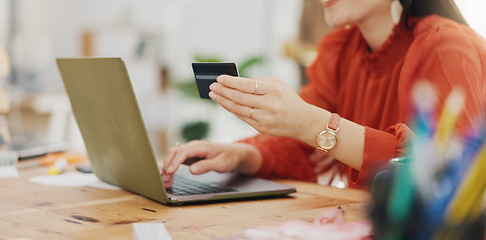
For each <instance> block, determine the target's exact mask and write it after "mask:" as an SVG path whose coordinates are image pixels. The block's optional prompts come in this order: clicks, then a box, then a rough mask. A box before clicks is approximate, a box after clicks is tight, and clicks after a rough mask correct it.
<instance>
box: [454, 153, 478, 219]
mask: <svg viewBox="0 0 486 240" xmlns="http://www.w3.org/2000/svg"><path fill="white" fill-rule="evenodd" d="M484 169H486V144H484V145H483V147H482V148H481V151H480V152H479V154H478V155H477V157H476V159H475V161H474V163H473V164H472V165H471V166H470V167H469V171H468V172H467V174H466V176H465V178H464V180H463V182H462V183H461V186H460V188H459V189H458V192H457V194H456V196H455V197H454V199H453V201H452V203H451V205H450V207H449V209H448V216H447V221H448V222H449V223H452V224H457V223H460V222H465V221H470V222H473V221H476V220H477V219H478V217H479V216H480V215H481V211H480V210H481V206H482V205H481V204H482V199H483V195H484V191H485V190H486V174H484Z"/></svg>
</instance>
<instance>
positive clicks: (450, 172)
mask: <svg viewBox="0 0 486 240" xmlns="http://www.w3.org/2000/svg"><path fill="white" fill-rule="evenodd" d="M412 95H413V96H412V99H413V106H414V114H413V115H414V116H413V124H412V126H411V127H412V130H413V132H414V133H415V135H414V136H412V137H411V138H410V141H409V143H408V149H407V155H406V156H405V157H403V158H397V159H392V160H391V161H390V169H389V170H385V171H382V172H379V173H378V174H377V175H376V176H375V179H374V181H373V185H372V190H371V193H372V207H371V210H370V212H371V219H372V221H373V226H374V231H375V237H376V238H377V239H484V228H485V222H486V221H485V217H484V205H483V204H484V200H483V198H484V195H485V194H484V193H485V189H486V174H484V171H485V170H486V144H485V139H484V138H485V137H486V122H485V121H484V115H483V116H478V118H477V120H476V122H473V123H472V124H471V125H470V126H468V128H467V129H459V128H458V127H457V124H458V122H459V119H460V117H461V114H463V109H464V106H465V96H464V92H463V91H462V90H461V89H453V90H452V91H451V92H450V93H449V95H448V96H447V98H446V99H445V102H444V105H443V108H442V109H441V111H440V114H439V115H438V117H436V116H434V109H436V104H437V102H438V101H437V99H438V98H437V96H436V94H435V91H434V88H433V86H431V85H430V84H429V83H428V82H421V83H419V84H417V85H416V86H414V89H413V93H412ZM485 114H486V112H485ZM469 117H470V116H469ZM464 130H465V131H464Z"/></svg>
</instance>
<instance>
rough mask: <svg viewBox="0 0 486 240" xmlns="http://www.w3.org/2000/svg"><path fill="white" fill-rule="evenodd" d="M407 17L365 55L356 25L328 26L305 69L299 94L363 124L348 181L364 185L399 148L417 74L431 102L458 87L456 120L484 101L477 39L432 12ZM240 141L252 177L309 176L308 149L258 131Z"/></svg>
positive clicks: (485, 71) (484, 59) (485, 56)
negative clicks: (257, 158) (432, 90)
mask: <svg viewBox="0 0 486 240" xmlns="http://www.w3.org/2000/svg"><path fill="white" fill-rule="evenodd" d="M411 22H412V27H411V28H409V29H406V28H405V27H401V26H399V25H397V26H396V27H395V28H394V30H393V33H392V35H391V36H390V37H389V39H388V40H387V41H386V42H385V43H384V44H383V46H382V47H381V48H380V49H378V50H376V51H373V52H371V53H370V52H369V48H368V46H367V44H366V42H365V40H364V39H363V37H362V35H361V33H360V31H359V30H358V28H357V27H352V28H351V29H349V30H346V29H339V30H336V31H334V32H333V33H330V34H329V35H327V36H325V37H324V38H323V39H322V41H321V42H320V43H319V45H318V57H317V59H316V60H315V62H314V63H313V64H312V65H311V66H310V67H308V68H307V75H308V77H309V83H308V84H307V85H305V86H303V87H302V89H301V91H300V96H301V97H302V98H303V99H304V100H305V101H306V102H308V103H310V104H313V105H316V106H318V107H321V108H323V109H326V110H328V111H330V112H336V113H339V114H340V115H341V116H342V117H343V118H346V119H348V120H351V121H353V122H355V123H358V124H361V125H363V126H365V145H364V153H363V164H362V166H361V169H360V170H359V171H357V170H354V169H352V168H350V167H347V166H344V168H345V169H347V177H348V182H349V186H350V187H360V186H367V185H369V183H370V182H369V181H370V180H371V179H372V177H373V176H374V174H375V173H376V172H377V171H380V170H383V169H385V168H388V160H389V159H391V158H394V157H397V156H401V155H403V154H404V151H405V147H406V143H407V136H410V134H411V130H410V129H409V128H408V127H407V125H406V123H407V122H408V120H409V117H410V113H411V102H410V92H411V88H412V86H413V85H414V83H415V82H416V81H417V80H421V79H428V80H429V81H430V82H431V83H432V84H433V85H435V87H436V89H437V93H438V96H439V106H441V105H442V103H443V102H444V99H445V98H446V97H447V95H448V93H449V92H450V90H451V89H452V88H453V87H455V86H461V87H462V88H463V89H464V90H465V91H466V94H467V99H466V107H465V112H464V113H463V115H462V117H461V119H460V120H459V124H460V125H463V126H464V125H469V124H470V123H471V121H473V120H474V117H475V115H477V113H479V112H480V111H481V109H482V107H483V106H484V103H485V99H486V98H485V94H486V43H485V41H484V40H483V39H482V38H481V37H480V36H479V35H478V34H477V33H476V32H474V31H473V30H471V29H470V28H469V27H467V26H464V25H461V24H458V23H456V22H454V21H452V20H449V19H446V18H443V17H440V16H436V15H432V16H428V17H424V18H417V19H412V20H411ZM439 109H440V108H439ZM437 111H439V110H437ZM324 124H325V123H323V126H324ZM316 134H317V133H316ZM242 142H246V143H249V144H252V145H254V146H256V147H257V148H258V149H259V150H260V152H261V154H262V156H263V163H262V166H261V168H260V170H259V172H258V174H257V175H258V176H261V177H266V178H293V179H299V180H306V181H313V182H315V181H316V173H315V172H314V170H313V169H314V163H312V161H309V156H310V154H312V153H314V152H315V149H314V148H313V147H311V146H309V145H307V144H305V143H302V142H300V141H297V140H295V139H292V138H285V137H274V136H268V135H263V134H259V135H257V136H255V137H252V138H248V139H245V140H242ZM335 164H342V163H340V162H336V163H335Z"/></svg>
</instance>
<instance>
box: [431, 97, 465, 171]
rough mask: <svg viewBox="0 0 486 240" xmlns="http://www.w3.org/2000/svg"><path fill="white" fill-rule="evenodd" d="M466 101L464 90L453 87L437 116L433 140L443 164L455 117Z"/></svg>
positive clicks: (454, 124)
mask: <svg viewBox="0 0 486 240" xmlns="http://www.w3.org/2000/svg"><path fill="white" fill-rule="evenodd" d="M465 101H466V98H465V94H464V91H463V90H462V89H461V88H454V89H452V91H451V92H450V93H449V95H448V96H447V98H446V100H445V103H444V107H443V108H442V113H441V115H440V117H439V122H438V124H437V129H436V131H435V136H434V140H435V143H436V148H437V150H436V151H437V156H438V159H439V160H442V163H444V164H445V160H446V157H445V155H446V154H445V152H446V147H447V145H448V143H449V142H450V139H451V137H452V135H453V133H454V129H455V128H456V123H457V119H458V118H459V115H460V114H461V112H462V110H463V107H464V103H465Z"/></svg>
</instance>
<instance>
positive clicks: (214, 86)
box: [209, 83, 218, 91]
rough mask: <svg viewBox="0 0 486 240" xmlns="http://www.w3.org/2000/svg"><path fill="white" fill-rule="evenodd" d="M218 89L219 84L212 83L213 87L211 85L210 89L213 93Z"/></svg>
mask: <svg viewBox="0 0 486 240" xmlns="http://www.w3.org/2000/svg"><path fill="white" fill-rule="evenodd" d="M216 88H218V83H212V84H211V85H209V89H211V90H212V91H214V90H216Z"/></svg>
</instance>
